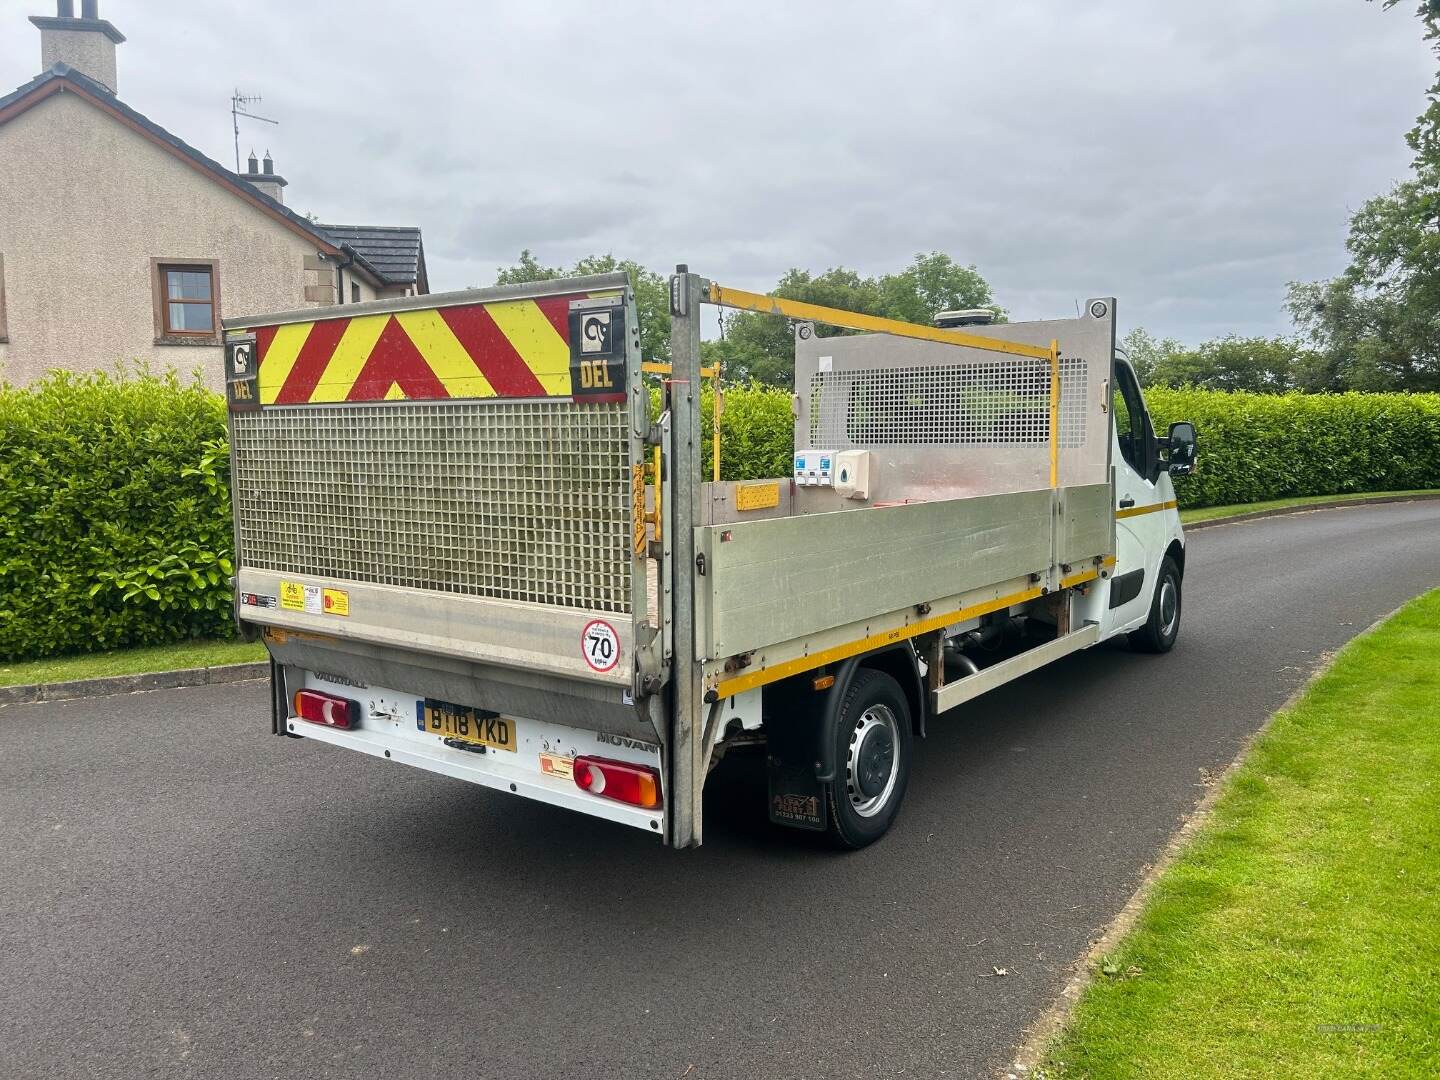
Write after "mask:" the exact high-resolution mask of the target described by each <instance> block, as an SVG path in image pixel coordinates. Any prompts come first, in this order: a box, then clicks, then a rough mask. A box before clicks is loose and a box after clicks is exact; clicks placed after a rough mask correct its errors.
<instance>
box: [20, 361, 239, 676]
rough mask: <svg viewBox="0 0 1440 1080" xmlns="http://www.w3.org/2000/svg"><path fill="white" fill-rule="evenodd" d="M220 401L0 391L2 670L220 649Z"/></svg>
mask: <svg viewBox="0 0 1440 1080" xmlns="http://www.w3.org/2000/svg"><path fill="white" fill-rule="evenodd" d="M231 547H232V543H231V526H230V493H229V459H228V455H227V452H226V444H225V412H224V403H223V401H222V399H221V398H219V397H218V396H216V395H215V394H213V393H211V392H210V391H208V390H206V389H204V388H203V387H201V386H199V385H181V384H180V382H179V381H178V380H177V379H176V378H175V377H174V376H173V375H171V376H157V375H152V374H150V373H148V372H146V371H143V370H141V371H138V372H135V373H129V374H125V375H116V376H111V375H107V374H91V375H83V376H82V375H75V374H70V373H65V372H57V373H54V374H52V375H50V376H48V377H47V378H45V379H43V380H41V381H40V382H37V383H34V384H32V385H30V386H28V387H25V388H18V387H14V386H9V385H3V384H0V659H6V660H18V659H31V658H37V657H44V656H54V655H57V654H61V653H72V652H91V651H96V650H100V649H110V648H115V647H118V646H125V645H155V644H164V643H167V642H172V641H181V640H185V639H187V638H194V637H228V636H230V635H231V634H232V633H233V623H232V620H231V599H230V597H231V593H230V584H229V576H230V573H231V569H232V568H231V565H230V558H231Z"/></svg>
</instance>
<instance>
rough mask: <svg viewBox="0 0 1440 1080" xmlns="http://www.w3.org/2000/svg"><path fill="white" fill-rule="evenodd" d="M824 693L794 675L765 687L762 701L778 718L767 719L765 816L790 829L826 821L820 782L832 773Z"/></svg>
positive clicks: (819, 828)
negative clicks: (767, 797)
mask: <svg viewBox="0 0 1440 1080" xmlns="http://www.w3.org/2000/svg"><path fill="white" fill-rule="evenodd" d="M828 698H829V694H828V693H827V692H821V693H816V692H815V691H814V690H812V689H811V688H810V687H809V686H807V685H804V683H802V682H801V681H800V680H795V681H791V682H788V683H782V684H781V685H779V686H776V687H775V688H773V689H771V690H769V691H768V693H767V696H766V699H765V706H766V710H767V711H768V712H770V714H771V716H773V717H777V718H778V717H784V718H785V719H784V720H783V721H778V720H776V721H771V722H769V723H767V725H766V727H767V729H768V736H767V739H766V750H767V752H768V754H767V759H766V760H767V764H768V770H767V771H768V773H769V779H770V820H771V821H773V822H774V823H775V824H776V825H785V826H788V827H789V828H792V829H810V830H812V831H815V832H824V831H825V830H826V829H827V828H829V827H830V820H829V814H830V806H829V802H828V795H827V793H826V787H827V785H828V783H829V781H830V778H831V776H832V775H833V774H832V773H831V771H830V769H829V768H828V767H827V765H826V762H825V759H826V757H827V756H828V755H827V754H826V752H825V746H826V740H825V735H824V733H825V731H826V730H827V728H826V719H827V715H828V713H829V711H830V710H829V709H828V708H827V707H826V706H827V702H828Z"/></svg>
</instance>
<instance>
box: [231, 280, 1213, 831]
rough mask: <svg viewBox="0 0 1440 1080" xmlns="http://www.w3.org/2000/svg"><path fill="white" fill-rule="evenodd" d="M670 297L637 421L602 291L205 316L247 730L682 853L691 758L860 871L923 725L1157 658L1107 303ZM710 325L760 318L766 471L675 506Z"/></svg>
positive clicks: (1171, 532)
mask: <svg viewBox="0 0 1440 1080" xmlns="http://www.w3.org/2000/svg"><path fill="white" fill-rule="evenodd" d="M670 304H671V318H672V341H671V353H672V356H671V361H670V365H669V367H668V369H666V377H665V379H664V382H663V390H662V408H661V411H660V413H659V415H658V416H657V415H655V413H654V410H653V409H652V406H651V395H650V391H649V389H648V388H647V385H646V382H645V379H644V377H643V372H642V367H643V368H645V369H655V368H657V367H662V365H656V364H653V363H652V364H642V358H641V356H640V346H639V341H640V338H639V327H638V324H637V319H636V308H635V298H634V294H633V291H632V289H631V287H630V284H629V281H628V279H627V278H626V277H625V276H624V275H616V274H612V275H602V276H594V277H586V278H570V279H561V280H556V281H545V282H538V283H534V284H530V285H509V286H502V287H497V288H493V289H480V290H467V291H464V292H458V293H450V294H444V295H436V296H421V297H407V298H403V299H394V300H383V301H375V302H372V303H364V304H357V305H347V306H344V307H339V308H324V309H309V310H305V311H298V312H290V313H284V314H278V315H271V316H262V317H256V318H247V319H239V320H231V321H227V322H226V324H225V337H226V365H227V398H228V403H229V409H230V434H231V455H232V461H231V465H232V490H233V503H234V515H235V540H236V553H237V559H236V564H237V577H236V615H237V618H238V620H239V621H240V624H241V626H242V628H244V629H245V630H247V631H248V632H252V633H259V635H260V636H261V637H262V639H263V640H264V642H265V644H266V646H267V648H268V650H269V653H270V656H271V671H272V688H273V693H272V708H273V718H272V728H273V730H274V732H275V733H276V734H277V735H282V736H290V737H305V738H309V739H314V740H318V741H322V742H327V743H330V744H333V745H335V746H338V747H343V748H346V749H351V750H358V751H360V752H362V753H366V754H370V755H372V756H374V757H377V758H383V759H389V760H390V761H393V762H396V763H398V764H404V765H410V766H414V767H416V768H420V769H425V770H428V771H430V772H435V773H441V774H443V775H447V776H451V777H455V778H457V779H461V780H465V781H468V782H471V783H475V784H479V785H481V786H484V787H488V788H492V789H496V790H499V791H504V792H510V793H514V794H516V795H520V796H524V797H528V798H531V799H536V800H539V801H542V802H546V803H550V804H553V805H557V806H562V807H566V808H569V809H572V810H576V811H579V812H581V813H587V814H591V815H595V816H599V817H603V818H607V819H609V820H611V821H615V822H618V823H621V824H625V825H630V826H633V827H636V828H639V829H643V830H646V831H648V832H652V833H653V834H655V835H656V836H659V837H661V838H663V840H664V841H665V842H666V843H668V844H671V845H674V846H677V847H689V846H694V845H698V844H699V843H700V842H701V839H702V836H703V801H702V795H703V790H704V785H705V779H706V776H707V775H708V774H709V771H710V769H711V768H712V767H713V765H714V764H715V762H717V761H718V760H719V759H720V757H721V756H722V755H723V754H724V753H726V752H727V751H729V750H731V749H733V748H736V747H741V746H749V747H763V748H764V754H763V756H757V761H758V760H763V762H764V768H765V769H766V771H767V773H768V781H769V789H768V798H769V814H770V818H771V820H773V821H775V822H776V823H778V824H781V825H786V826H790V827H794V828H800V829H810V830H821V831H828V832H829V833H830V834H831V835H832V836H833V837H834V839H835V840H836V841H837V842H838V843H839V844H841V845H842V846H847V847H858V846H862V845H864V844H867V843H869V842H871V841H873V840H875V839H877V838H878V837H879V836H881V835H883V834H884V832H885V831H886V830H887V829H888V828H889V827H890V825H891V823H892V822H893V821H894V820H895V817H896V814H897V812H898V810H899V808H900V804H901V801H902V799H903V796H904V793H905V788H906V784H907V782H908V778H909V772H910V763H911V758H912V755H913V752H914V751H913V747H914V744H915V741H916V738H917V737H918V736H921V735H923V734H924V732H925V730H926V727H927V725H928V724H929V723H930V722H931V721H932V720H933V719H934V718H935V717H937V716H939V715H940V714H943V713H947V712H949V710H951V709H954V708H955V707H956V706H959V705H961V704H962V703H964V702H966V701H969V700H971V699H972V698H974V697H976V696H977V695H979V694H982V693H984V692H985V691H987V690H990V689H992V688H994V687H996V686H999V685H1001V684H1003V683H1005V682H1008V681H1010V680H1011V679H1014V678H1017V677H1020V676H1022V675H1025V674H1026V673H1028V672H1031V671H1034V670H1035V669H1037V668H1039V667H1041V666H1043V665H1045V664H1048V663H1050V662H1052V661H1055V660H1057V659H1059V658H1060V657H1062V656H1065V655H1066V654H1068V653H1071V652H1074V651H1076V650H1078V649H1082V648H1085V647H1087V646H1090V645H1094V644H1096V643H1097V642H1100V641H1104V640H1106V639H1109V638H1113V637H1116V636H1119V635H1128V636H1129V637H1130V640H1131V641H1132V642H1133V643H1134V644H1135V645H1136V646H1137V647H1140V648H1143V649H1146V650H1148V651H1154V652H1164V651H1167V650H1168V649H1169V648H1170V647H1171V645H1172V644H1173V643H1174V641H1175V638H1176V635H1177V634H1178V632H1179V626H1180V615H1181V601H1180V598H1181V585H1182V581H1183V578H1184V571H1185V539H1184V536H1183V533H1182V530H1181V527H1180V520H1179V515H1178V512H1177V510H1176V501H1175V496H1174V491H1173V488H1172V486H1171V479H1170V475H1171V474H1172V473H1176V474H1181V473H1185V472H1188V471H1190V470H1191V469H1192V468H1193V466H1194V462H1195V451H1196V446H1195V432H1194V428H1193V427H1192V426H1191V425H1189V424H1176V425H1172V427H1171V430H1170V432H1169V433H1168V435H1166V436H1164V437H1159V436H1157V435H1156V433H1155V432H1154V430H1153V428H1152V426H1151V424H1150V420H1149V417H1148V415H1147V413H1146V411H1145V405H1144V401H1143V399H1142V397H1141V394H1140V389H1139V385H1138V383H1137V380H1136V378H1135V374H1134V371H1133V370H1132V369H1131V367H1130V365H1129V364H1128V362H1127V361H1126V360H1125V358H1124V357H1123V355H1121V354H1118V353H1117V351H1116V347H1115V303H1114V301H1113V300H1112V299H1108V298H1102V299H1096V300H1092V301H1089V302H1087V304H1086V305H1085V307H1084V310H1083V313H1082V314H1081V315H1080V316H1079V317H1078V318H1075V319H1065V320H1058V321H1043V322H1031V323H1007V324H999V325H963V326H958V327H956V326H948V327H947V326H917V325H913V324H906V323H897V322H893V321H890V320H884V319H877V318H874V317H871V316H865V315H860V314H857V313H853V312H845V311H839V310H835V309H829V308H820V307H815V306H813V305H807V304H802V303H797V302H793V301H785V300H777V299H774V298H771V297H766V296H758V295H755V294H751V293H746V292H741V291H737V290H733V289H728V288H725V287H723V286H721V285H718V284H716V283H713V282H710V281H707V280H705V279H703V278H701V277H699V276H698V275H696V274H693V273H690V272H689V271H688V269H687V268H685V267H683V266H682V267H678V268H677V272H676V274H675V275H674V277H673V278H672V279H671V293H670ZM704 305H718V306H724V307H730V308H735V309H741V310H750V311H762V312H770V313H773V314H776V315H780V316H784V317H786V318H788V319H790V320H791V323H792V325H793V328H794V332H795V341H796V364H795V385H794V398H793V402H794V413H795V459H794V469H793V471H792V473H791V475H788V476H783V477H774V478H770V479H762V480H747V481H734V482H731V481H724V482H722V481H718V480H711V481H702V477H701V456H702V446H701V442H702V436H701V420H700V389H701V380H702V377H703V376H705V375H708V374H710V373H709V372H706V371H703V370H702V365H701V358H700V316H701V311H702V308H703V306H704ZM827 324H828V325H830V326H838V327H844V328H849V329H850V330H852V331H860V332H859V333H853V334H849V335H845V336H829V337H822V336H821V335H820V333H819V331H818V327H819V326H822V325H827Z"/></svg>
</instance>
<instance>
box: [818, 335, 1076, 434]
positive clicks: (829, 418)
mask: <svg viewBox="0 0 1440 1080" xmlns="http://www.w3.org/2000/svg"><path fill="white" fill-rule="evenodd" d="M1085 370H1086V365H1085V360H1084V359H1083V358H1079V357H1075V358H1070V359H1066V360H1063V361H1062V362H1061V365H1060V445H1061V447H1062V448H1066V447H1075V446H1079V445H1081V444H1082V443H1083V442H1084V441H1085V425H1086V415H1085V410H1084V407H1083V397H1082V395H1083V391H1084V387H1085ZM810 403H811V409H810V444H811V446H816V447H826V448H830V449H836V450H845V449H850V448H852V447H872V446H922V445H936V444H943V445H977V444H1001V445H1015V444H1022V445H1023V444H1032V445H1037V444H1038V445H1048V444H1049V441H1050V365H1049V364H1048V363H1046V362H1045V361H1043V360H1031V359H1017V358H1015V357H1006V358H1003V359H998V360H992V359H984V360H974V361H970V360H966V361H961V362H958V363H952V364H944V365H926V366H919V367H883V368H882V367H872V368H847V369H844V370H840V371H836V370H830V371H820V372H817V373H816V374H815V376H814V378H813V379H812V380H811V383H810Z"/></svg>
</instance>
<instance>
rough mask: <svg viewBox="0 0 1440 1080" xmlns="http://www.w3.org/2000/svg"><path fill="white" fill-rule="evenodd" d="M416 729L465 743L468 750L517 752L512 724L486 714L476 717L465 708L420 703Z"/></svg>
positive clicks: (477, 714)
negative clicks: (478, 748) (468, 746)
mask: <svg viewBox="0 0 1440 1080" xmlns="http://www.w3.org/2000/svg"><path fill="white" fill-rule="evenodd" d="M416 726H417V727H419V729H420V730H421V731H424V732H426V733H428V734H430V735H438V736H440V737H441V738H442V739H453V740H455V741H457V742H462V743H469V744H470V745H472V746H488V747H490V748H492V749H494V750H509V751H510V752H511V753H512V754H513V753H515V752H516V750H517V749H519V745H518V743H517V741H516V738H515V722H514V721H513V720H510V719H508V718H507V717H504V716H496V715H495V714H494V713H487V712H485V711H484V710H483V709H482V710H480V711H479V712H478V713H477V712H476V710H474V709H472V708H471V707H470V706H468V705H451V704H449V703H448V702H444V701H430V700H426V701H422V702H421V703H420V709H419V716H418V718H417V720H416Z"/></svg>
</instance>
